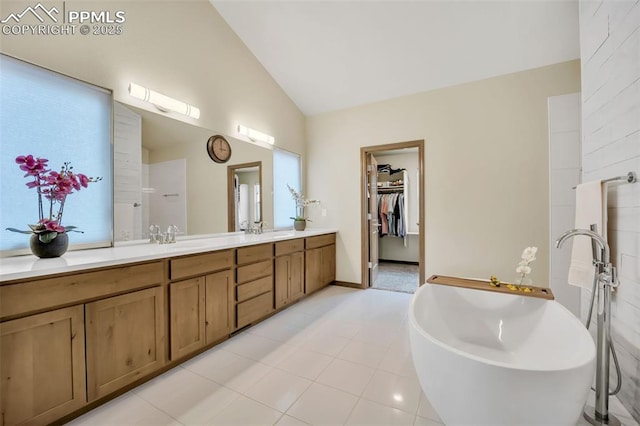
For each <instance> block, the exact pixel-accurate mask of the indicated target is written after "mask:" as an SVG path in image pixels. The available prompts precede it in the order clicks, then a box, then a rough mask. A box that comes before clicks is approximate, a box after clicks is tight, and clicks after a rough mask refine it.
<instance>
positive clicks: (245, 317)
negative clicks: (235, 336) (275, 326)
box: [237, 291, 273, 328]
mask: <svg viewBox="0 0 640 426" xmlns="http://www.w3.org/2000/svg"><path fill="white" fill-rule="evenodd" d="M237 309H238V311H237V312H238V322H237V324H238V328H242V327H244V326H245V325H247V324H251V323H252V322H254V321H257V320H259V319H261V318H263V317H265V316H266V315H268V314H269V313H271V312H273V292H271V291H270V292H269V293H265V294H263V295H261V296H258V297H254V298H253V299H251V300H247V301H246V302H242V303H238V306H237Z"/></svg>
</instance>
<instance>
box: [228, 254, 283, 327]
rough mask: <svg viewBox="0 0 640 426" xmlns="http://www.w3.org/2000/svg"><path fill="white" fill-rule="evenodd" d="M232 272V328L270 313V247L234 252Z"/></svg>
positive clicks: (271, 262)
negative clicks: (234, 276) (234, 260)
mask: <svg viewBox="0 0 640 426" xmlns="http://www.w3.org/2000/svg"><path fill="white" fill-rule="evenodd" d="M236 262H237V265H238V268H237V270H236V283H237V285H236V302H237V304H236V313H237V317H236V328H242V327H245V326H247V325H249V324H251V323H253V322H255V321H258V320H261V319H262V318H264V317H266V316H267V315H269V314H270V313H271V312H273V311H274V309H275V308H274V292H273V244H271V243H269V244H260V245H256V246H250V247H241V248H239V249H238V254H237V261H236Z"/></svg>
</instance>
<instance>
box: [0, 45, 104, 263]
mask: <svg viewBox="0 0 640 426" xmlns="http://www.w3.org/2000/svg"><path fill="white" fill-rule="evenodd" d="M0 69H1V72H0V152H2V156H1V157H0V170H2V180H1V181H0V206H2V208H1V209H0V232H1V233H2V234H1V235H2V236H1V237H0V253H2V254H5V255H7V254H14V253H15V254H18V253H20V250H22V249H26V248H28V247H29V236H28V235H23V234H17V233H14V232H9V231H6V230H5V228H8V227H11V228H17V229H24V230H27V229H29V228H28V225H29V224H35V223H37V222H38V204H37V194H36V191H35V189H30V188H27V186H26V183H27V182H28V181H29V179H27V178H25V177H23V175H24V173H23V172H22V171H21V170H20V169H19V168H18V165H17V164H16V163H15V158H16V157H17V156H19V155H28V154H32V155H33V156H34V157H42V158H47V159H48V160H49V167H50V168H51V169H52V170H59V168H60V167H61V166H62V165H63V163H64V162H67V161H68V162H70V163H71V165H72V166H73V167H74V171H75V172H76V173H83V174H85V175H87V176H92V177H102V181H100V182H97V183H90V184H89V187H88V188H86V189H84V188H83V189H82V190H81V191H79V192H78V193H74V194H72V195H70V196H69V197H68V198H67V200H66V203H65V207H64V216H63V221H62V225H75V226H77V227H78V230H80V231H82V232H83V233H71V234H70V235H69V240H70V245H71V247H74V246H75V247H76V248H78V247H95V246H106V245H110V244H111V229H112V223H113V205H112V186H113V185H112V168H111V122H112V120H111V109H112V95H111V92H110V91H107V90H105V89H102V88H99V87H96V86H93V85H90V84H87V83H84V82H81V81H78V80H75V79H73V78H70V77H67V76H64V75H61V74H57V73H55V72H52V71H49V70H46V69H44V68H40V67H37V66H35V65H32V64H29V63H26V62H22V61H20V60H17V59H14V58H11V57H9V56H6V55H0ZM46 205H48V202H47V203H46ZM24 252H25V253H26V252H28V251H24Z"/></svg>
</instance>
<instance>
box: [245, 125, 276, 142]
mask: <svg viewBox="0 0 640 426" xmlns="http://www.w3.org/2000/svg"><path fill="white" fill-rule="evenodd" d="M238 133H239V134H241V135H243V136H246V137H248V138H249V139H251V140H252V141H254V142H256V141H258V142H264V143H268V144H269V145H273V144H274V143H275V139H274V137H273V136H271V135H268V134H266V133H263V132H260V131H258V130H255V129H252V128H251V127H247V126H243V125H242V124H239V125H238Z"/></svg>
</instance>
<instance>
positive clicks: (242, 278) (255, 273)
mask: <svg viewBox="0 0 640 426" xmlns="http://www.w3.org/2000/svg"><path fill="white" fill-rule="evenodd" d="M270 275H273V261H272V260H265V261H262V262H258V263H254V264H253V265H246V266H238V276H237V278H238V279H237V280H236V282H237V283H238V284H242V283H246V282H247V281H253V280H257V279H258V278H262V277H266V276H270Z"/></svg>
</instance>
